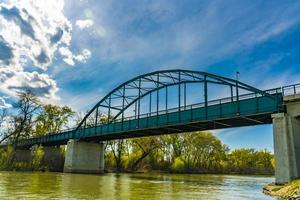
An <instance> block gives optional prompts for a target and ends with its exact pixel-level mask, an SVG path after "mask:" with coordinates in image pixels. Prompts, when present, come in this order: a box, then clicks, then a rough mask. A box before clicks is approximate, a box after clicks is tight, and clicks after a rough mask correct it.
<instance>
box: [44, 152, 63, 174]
mask: <svg viewBox="0 0 300 200" xmlns="http://www.w3.org/2000/svg"><path fill="white" fill-rule="evenodd" d="M43 149H44V157H43V159H42V165H43V166H47V169H48V170H49V171H52V172H61V171H63V168H64V162H65V159H64V156H63V154H62V152H61V149H60V147H56V146H53V147H43Z"/></svg>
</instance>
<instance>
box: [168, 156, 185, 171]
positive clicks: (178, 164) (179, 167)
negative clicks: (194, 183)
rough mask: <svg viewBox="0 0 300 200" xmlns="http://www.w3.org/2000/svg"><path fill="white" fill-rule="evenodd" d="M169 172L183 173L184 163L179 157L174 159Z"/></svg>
mask: <svg viewBox="0 0 300 200" xmlns="http://www.w3.org/2000/svg"><path fill="white" fill-rule="evenodd" d="M171 170H172V171H173V172H183V171H184V162H183V160H182V159H181V158H180V157H177V158H175V160H174V162H173V164H172V166H171Z"/></svg>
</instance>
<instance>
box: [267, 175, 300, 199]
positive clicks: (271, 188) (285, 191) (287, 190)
mask: <svg viewBox="0 0 300 200" xmlns="http://www.w3.org/2000/svg"><path fill="white" fill-rule="evenodd" d="M263 193H264V194H266V195H269V196H274V197H280V198H283V199H289V200H296V199H300V179H298V180H294V181H292V182H290V183H287V184H284V185H275V183H270V184H268V185H266V186H264V188H263Z"/></svg>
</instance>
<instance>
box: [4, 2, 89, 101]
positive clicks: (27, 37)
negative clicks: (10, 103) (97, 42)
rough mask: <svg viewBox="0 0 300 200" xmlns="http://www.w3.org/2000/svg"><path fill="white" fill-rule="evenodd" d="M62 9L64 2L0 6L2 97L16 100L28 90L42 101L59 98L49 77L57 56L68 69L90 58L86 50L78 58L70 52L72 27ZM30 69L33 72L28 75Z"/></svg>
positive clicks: (17, 3)
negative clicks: (29, 67) (49, 69)
mask: <svg viewBox="0 0 300 200" xmlns="http://www.w3.org/2000/svg"><path fill="white" fill-rule="evenodd" d="M63 9H64V0H54V1H47V2H42V3H41V2H40V1H38V0H29V1H15V0H9V1H6V3H0V92H1V93H3V94H8V95H11V96H15V95H16V92H17V91H23V90H25V89H29V90H31V91H32V92H34V93H36V95H38V96H40V97H42V98H57V96H56V92H57V91H58V87H57V84H56V82H55V80H54V79H53V78H52V77H51V76H49V75H48V74H47V73H46V71H47V69H48V67H49V66H50V65H51V64H52V62H53V59H55V58H56V55H57V54H60V55H61V56H62V59H63V60H64V61H65V62H66V63H67V64H69V65H75V61H76V62H86V60H87V59H89V58H90V56H91V52H90V51H89V50H87V49H84V50H83V51H82V52H81V53H80V54H78V55H75V54H73V52H72V51H71V50H70V45H71V40H72V24H71V22H70V21H69V20H68V19H67V17H66V16H65V15H64V12H63ZM60 48H64V51H60V50H59V49H60ZM65 52H67V53H65ZM28 66H32V67H33V68H34V70H31V71H27V67H28Z"/></svg>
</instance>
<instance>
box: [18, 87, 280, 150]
mask: <svg viewBox="0 0 300 200" xmlns="http://www.w3.org/2000/svg"><path fill="white" fill-rule="evenodd" d="M272 96H273V97H275V98H270V97H268V96H257V95H256V96H253V95H252V96H251V94H250V95H242V96H240V99H239V101H236V99H220V100H217V101H211V102H208V104H207V106H205V105H204V104H196V105H190V106H186V107H181V108H180V109H179V108H176V109H171V110H167V111H160V112H158V113H156V112H155V113H150V114H147V115H141V116H140V117H139V118H127V119H124V120H123V121H115V122H112V123H109V124H99V125H97V126H93V127H86V128H83V129H78V130H75V129H73V130H67V131H64V132H60V133H56V134H49V135H46V136H42V137H36V138H30V139H25V140H21V141H19V143H18V145H19V146H31V145H34V144H42V145H61V144H66V143H67V141H68V140H69V139H79V140H87V141H104V140H112V139H121V138H131V137H142V136H151V135H161V134H171V133H179V132H188V131H203V130H212V129H220V128H230V127H240V126H249V125H260V124H269V123H272V120H271V114H272V113H275V112H281V111H283V110H284V106H283V103H282V99H283V95H282V94H281V93H276V94H272Z"/></svg>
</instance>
